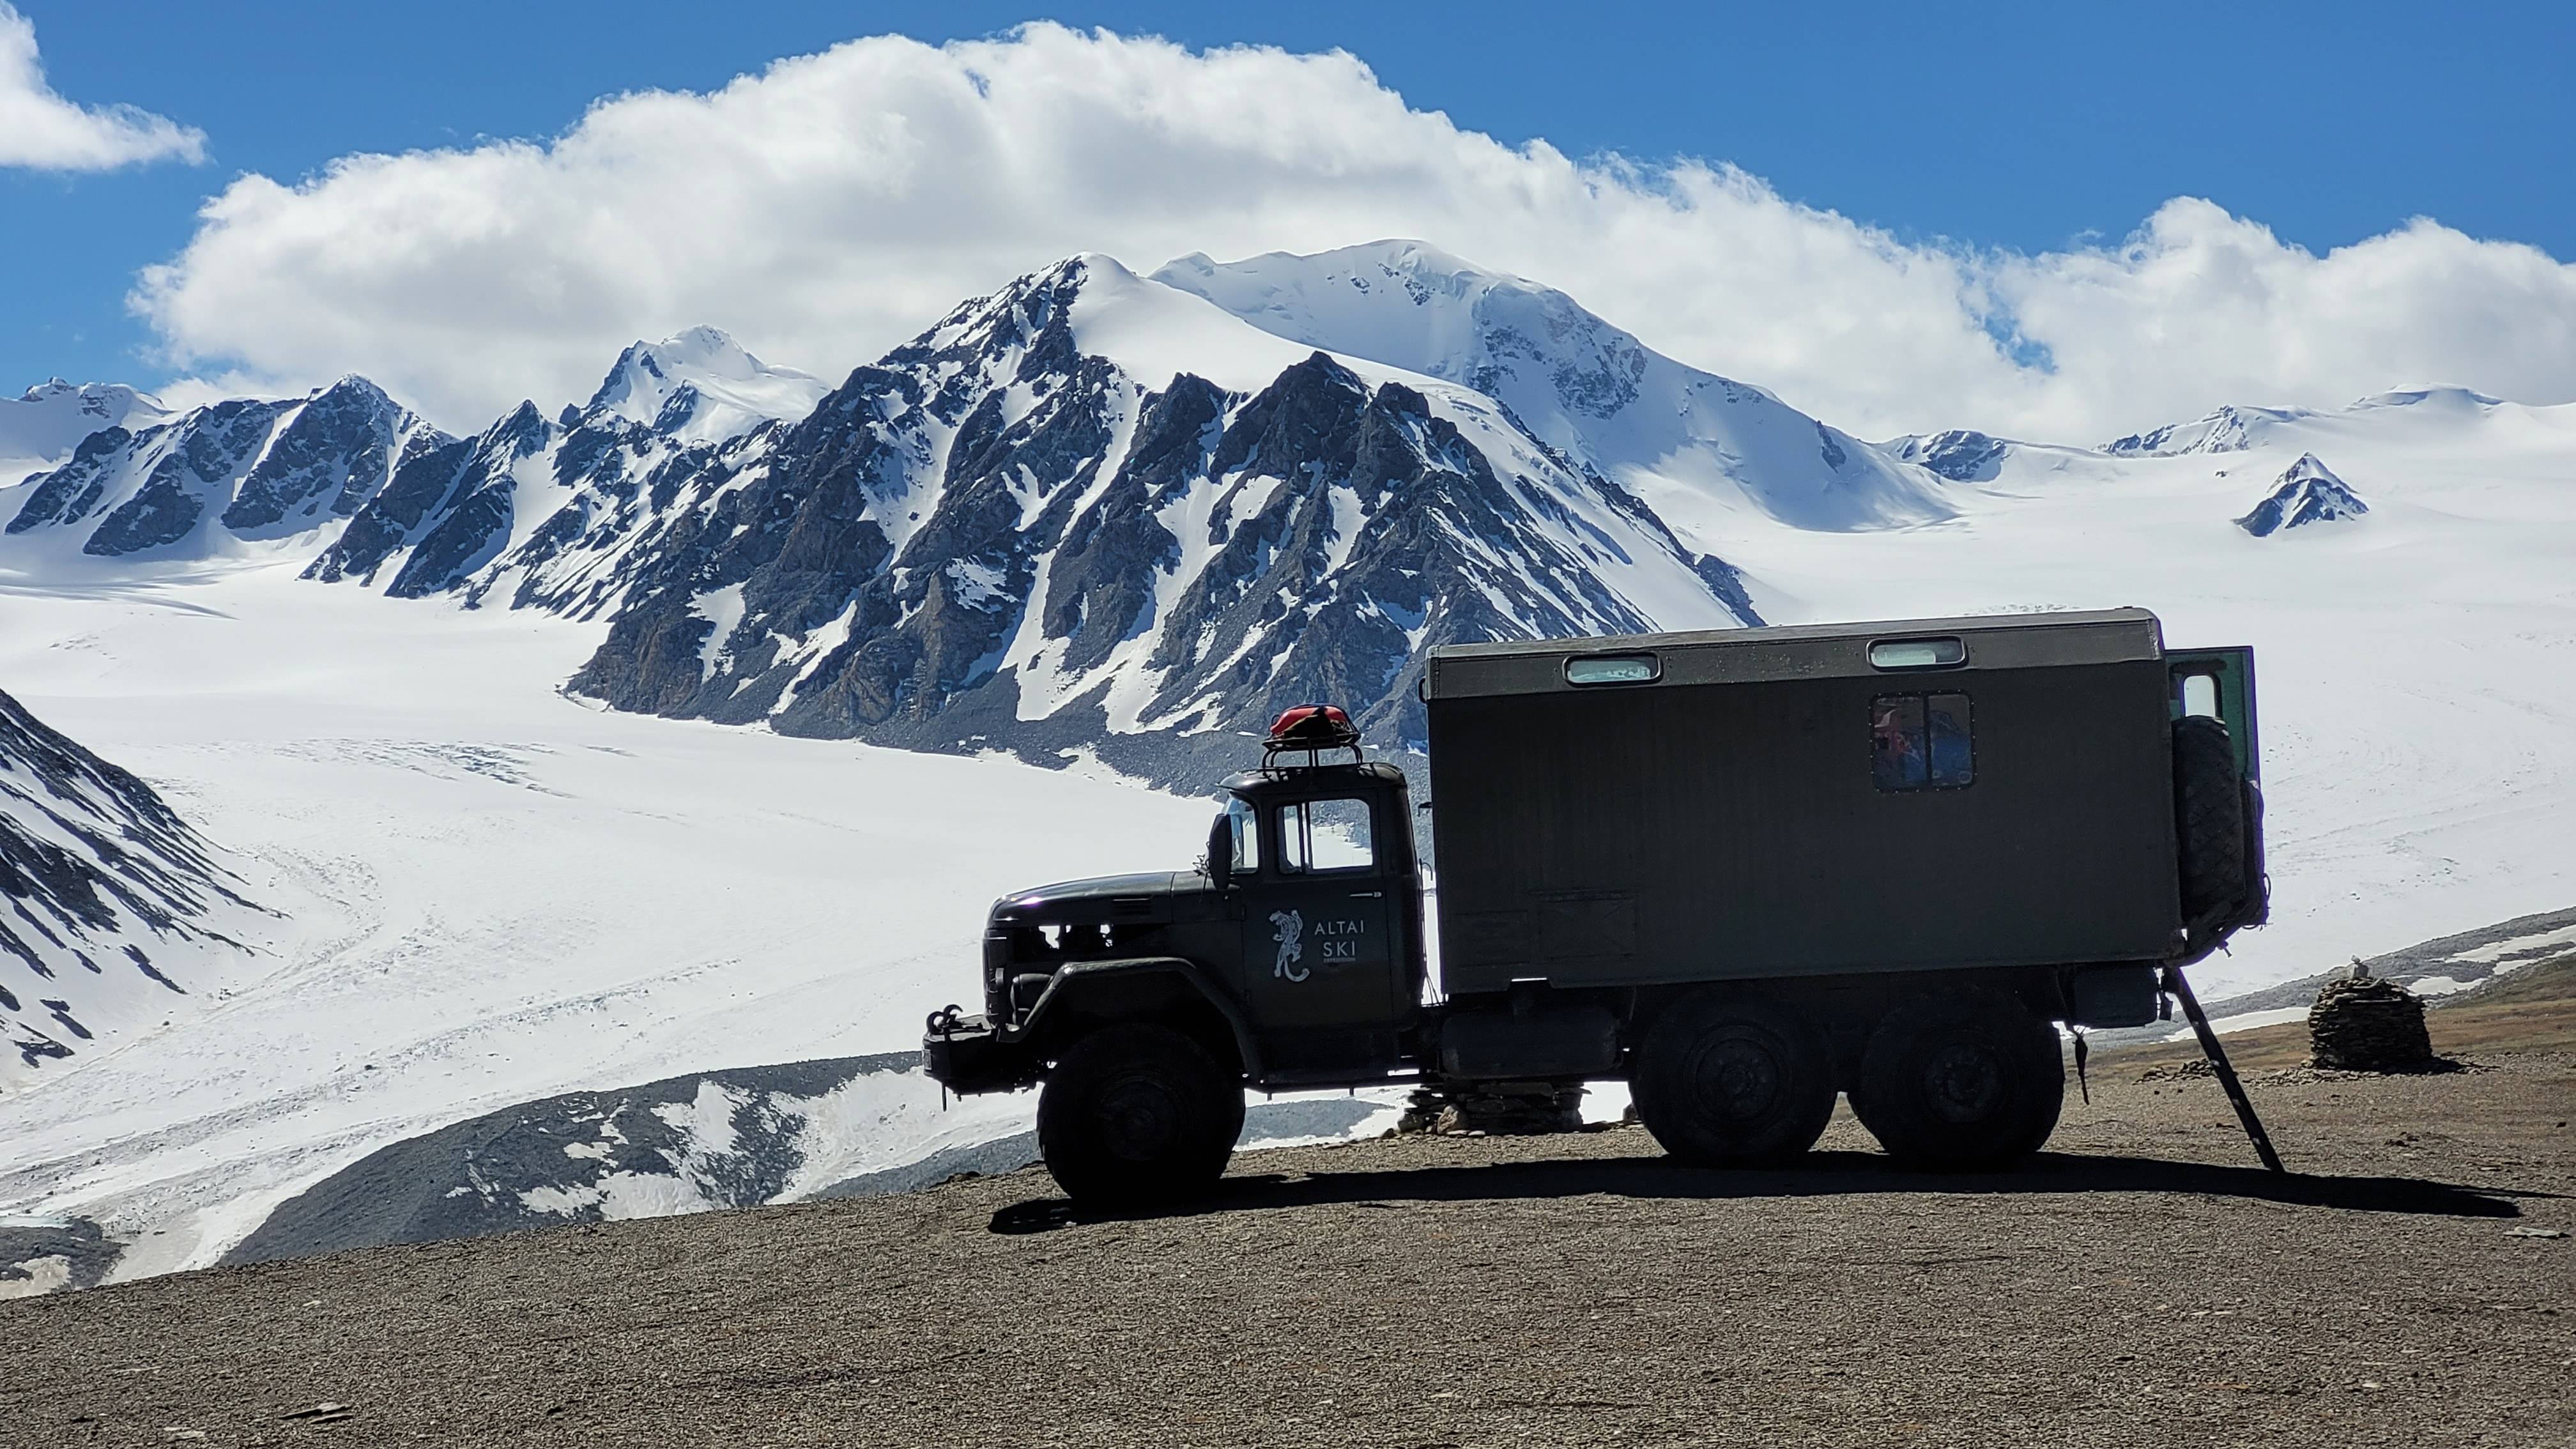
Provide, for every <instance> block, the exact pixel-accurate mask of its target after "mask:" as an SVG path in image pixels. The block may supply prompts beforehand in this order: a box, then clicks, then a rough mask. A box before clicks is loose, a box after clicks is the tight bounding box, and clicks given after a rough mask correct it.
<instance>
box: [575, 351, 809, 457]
mask: <svg viewBox="0 0 2576 1449" xmlns="http://www.w3.org/2000/svg"><path fill="white" fill-rule="evenodd" d="M831 390H832V389H831V384H830V383H827V382H825V381H823V380H822V379H821V378H819V377H815V376H813V375H812V374H810V373H803V372H798V371H797V370H796V369H794V368H792V367H772V366H770V365H769V364H768V363H765V362H762V361H761V360H760V359H759V358H757V357H754V356H752V355H751V354H750V353H749V352H748V351H746V350H744V348H743V346H742V344H741V343H739V342H736V341H734V340H733V338H732V337H730V336H728V335H726V334H725V333H723V332H721V331H718V330H717V329H715V328H713V327H692V328H690V329H689V330H688V331H686V332H683V333H681V334H680V335H678V336H676V337H670V338H665V339H664V340H662V341H660V342H638V343H636V344H634V345H633V346H631V347H629V348H627V349H626V350H625V351H624V352H622V353H620V354H618V358H617V364H616V366H614V367H611V368H610V369H609V370H608V376H607V377H606V378H605V379H603V380H602V381H601V382H600V384H599V390H598V391H597V392H594V393H592V394H591V397H590V402H589V403H588V404H587V405H585V406H583V407H580V408H566V409H565V410H564V417H563V426H564V427H565V429H567V430H570V429H572V428H575V427H577V426H579V425H580V423H581V421H582V420H583V419H584V418H591V419H602V418H608V417H619V418H624V419H625V420H626V421H628V422H630V423H643V424H647V425H649V426H650V427H651V428H652V429H653V431H655V432H657V433H659V434H661V435H662V436H664V437H667V438H672V439H675V440H677V441H680V442H688V443H718V442H723V441H725V440H726V439H728V438H736V437H740V436H741V435H742V434H744V433H747V432H749V431H751V430H752V429H753V428H756V427H758V426H760V425H761V424H762V423H765V422H769V421H771V420H772V419H778V418H784V419H786V420H788V421H790V422H793V421H795V420H796V419H798V418H801V417H803V416H805V415H806V414H807V413H810V412H812V411H813V410H814V404H815V403H817V402H820V401H821V400H822V397H823V394H825V393H827V392H829V391H831Z"/></svg>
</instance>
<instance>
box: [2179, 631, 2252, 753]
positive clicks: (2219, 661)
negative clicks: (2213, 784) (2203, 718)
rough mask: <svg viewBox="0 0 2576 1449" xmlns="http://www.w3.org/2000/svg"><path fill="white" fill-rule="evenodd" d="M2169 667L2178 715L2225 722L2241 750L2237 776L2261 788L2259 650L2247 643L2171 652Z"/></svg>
mask: <svg viewBox="0 0 2576 1449" xmlns="http://www.w3.org/2000/svg"><path fill="white" fill-rule="evenodd" d="M2165 668H2166V670H2167V671H2168V672H2169V673H2170V674H2171V676H2172V678H2173V692H2172V701H2171V702H2172V709H2173V717H2174V718H2176V719H2181V718H2182V717H2183V716H2185V715H2194V714H2197V715H2211V716H2215V717H2216V718H2217V719H2219V720H2221V721H2223V722H2224V723H2225V724H2226V726H2227V738H2228V740H2229V742H2230V743H2232V744H2233V745H2235V747H2236V773H2238V774H2239V775H2242V776H2243V777H2245V778H2246V779H2248V780H2252V781H2254V782H2256V783H2257V784H2260V783H2261V782H2262V779H2263V752H2262V748H2261V745H2262V742H2261V741H2260V740H2259V739H2257V738H2256V737H2255V733H2254V651H2253V650H2252V649H2250V648H2247V647H2244V646H2242V645H2240V646H2238V647H2236V648H2232V649H2183V650H2167V651H2166V652H2165Z"/></svg>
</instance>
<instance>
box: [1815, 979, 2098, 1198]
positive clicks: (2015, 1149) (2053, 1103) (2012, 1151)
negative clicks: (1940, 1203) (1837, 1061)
mask: <svg viewBox="0 0 2576 1449" xmlns="http://www.w3.org/2000/svg"><path fill="white" fill-rule="evenodd" d="M2065 1099H2066V1067H2065V1062H2064V1059H2063V1058H2062V1057H2061V1056H2060V1055H2059V1051H2058V1045H2057V1029H2056V1028H2055V1027H2052V1026H2050V1025H2049V1024H2048V1023H2047V1022H2045V1021H2042V1020H2040V1019H2039V1018H2038V1017H2036V1016H2033V1015H2032V1014H2031V1013H2030V1012H2029V1011H2027V1010H2025V1009H2024V1008H2023V1007H2022V1005H2021V1004H2020V1003H2019V1002H2016V1001H2014V1000H2012V999H2011V998H2010V997H2005V996H1997V995H1991V994H1988V993H1985V992H1958V993H1953V994H1948V995H1942V996H1934V997H1925V998H1920V999H1918V1000H1915V1001H1912V1002H1908V1003H1905V1004H1903V1005H1899V1006H1897V1007H1895V1008H1893V1009H1891V1010H1890V1011H1889V1012H1888V1013H1887V1015H1886V1016H1884V1017H1882V1018H1880V1019H1879V1023H1878V1026H1877V1028H1876V1029H1875V1030H1873V1031H1871V1032H1870V1035H1869V1044H1868V1045H1867V1046H1866V1047H1864V1048H1863V1049H1862V1052H1861V1063H1860V1079H1859V1080H1858V1081H1856V1082H1854V1083H1853V1084H1852V1090H1851V1104H1852V1114H1853V1115H1854V1116H1856V1117H1858V1118H1860V1123H1861V1125H1862V1126H1863V1127H1866V1128H1868V1129H1869V1134H1870V1135H1871V1136H1872V1137H1875V1138H1877V1139H1878V1145H1879V1146H1881V1147H1884V1148H1886V1149H1887V1153H1888V1155H1889V1156H1890V1157H1893V1158H1895V1159H1896V1160H1897V1161H1899V1162H1901V1163H1903V1164H1905V1165H1906V1166H1908V1167H1920V1168H1929V1169H1932V1170H1934V1171H1943V1172H1955V1171H1963V1170H1979V1169H1987V1168H1996V1167H2005V1166H2009V1165H2010V1164H2012V1163H2015V1162H2018V1161H2020V1160H2021V1159H2023V1158H2025V1157H2028V1156H2029V1155H2030V1154H2032V1153H2034V1152H2037V1151H2038V1150H2039V1149H2040V1147H2041V1146H2042V1145H2043V1144H2045V1143H2046V1142H2047V1141H2048V1134H2049V1133H2051V1132H2054V1131H2056V1130H2057V1112H2058V1108H2059V1106H2060V1104H2062V1103H2063V1102H2064V1101H2065Z"/></svg>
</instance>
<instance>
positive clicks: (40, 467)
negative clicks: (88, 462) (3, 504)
mask: <svg viewBox="0 0 2576 1449" xmlns="http://www.w3.org/2000/svg"><path fill="white" fill-rule="evenodd" d="M169 415H170V411H169V409H167V408H165V407H163V406H162V405H161V402H160V399H158V398H155V397H153V396H152V395H151V394H149V393H144V392H138V391H136V390H135V389H133V388H130V387H126V386H124V385H122V384H119V383H106V382H90V383H82V384H80V385H79V386H77V387H75V386H74V385H72V384H71V383H68V382H65V381H63V380H62V379H61V378H59V377H57V378H51V379H48V380H46V381H44V382H40V383H38V384H36V385H35V386H34V387H31V388H29V389H27V391H26V392H25V393H24V394H23V395H21V396H19V397H14V398H0V492H5V491H6V490H7V489H10V488H14V487H16V486H17V485H18V484H19V483H20V482H21V481H23V480H24V479H25V478H26V476H27V475H28V474H30V473H39V472H42V471H44V470H45V469H47V468H50V467H52V466H53V465H55V464H56V463H59V462H61V461H63V460H64V459H65V458H67V457H69V456H71V451H72V449H73V448H75V447H77V446H79V444H80V441H81V439H83V438H86V437H88V436H89V435H90V434H92V433H95V432H98V431H99V430H101V429H103V428H121V427H125V426H126V425H128V424H129V423H131V424H133V425H134V426H137V427H146V426H149V425H151V424H153V423H156V422H159V421H161V420H162V419H163V418H166V417H168V416H169Z"/></svg>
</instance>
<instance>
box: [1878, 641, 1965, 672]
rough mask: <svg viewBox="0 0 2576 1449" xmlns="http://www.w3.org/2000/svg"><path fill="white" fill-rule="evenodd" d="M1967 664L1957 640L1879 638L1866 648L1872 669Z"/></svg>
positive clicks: (1943, 666)
mask: <svg viewBox="0 0 2576 1449" xmlns="http://www.w3.org/2000/svg"><path fill="white" fill-rule="evenodd" d="M1967 662H1968V646H1967V644H1966V642H1965V641H1963V640H1959V639H1881V640H1879V641H1878V642H1877V643H1875V644H1872V645H1870V646H1869V663H1870V667H1871V668H1873V669H1948V668H1950V667H1952V666H1953V665H1959V664H1965V663H1967Z"/></svg>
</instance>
